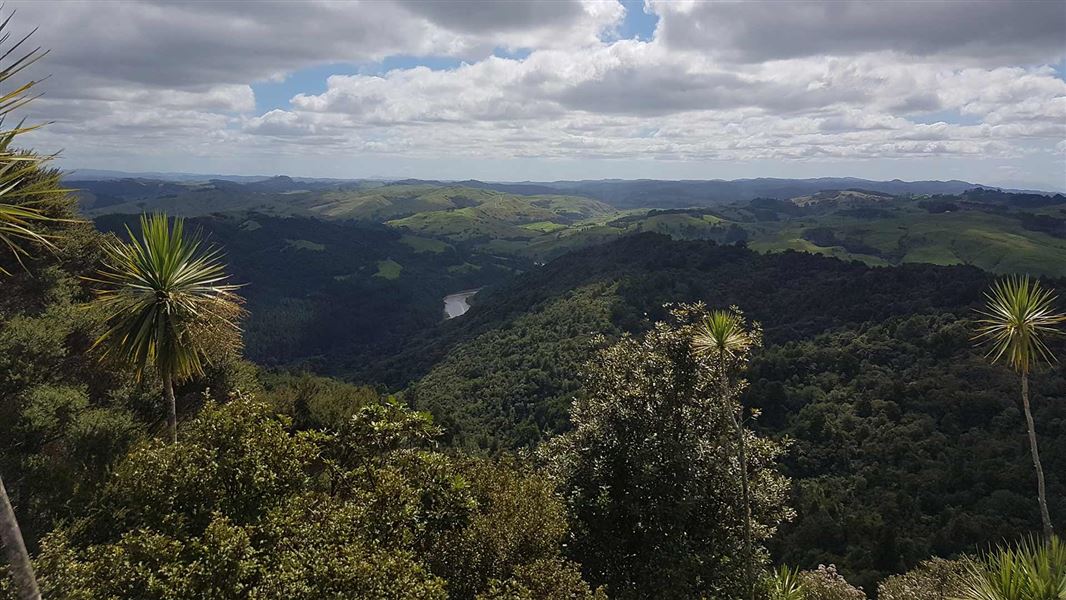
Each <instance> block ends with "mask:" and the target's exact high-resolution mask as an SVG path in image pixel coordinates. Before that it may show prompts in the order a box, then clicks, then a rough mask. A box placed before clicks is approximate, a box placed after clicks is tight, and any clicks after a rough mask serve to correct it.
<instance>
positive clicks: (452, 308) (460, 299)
mask: <svg viewBox="0 0 1066 600" xmlns="http://www.w3.org/2000/svg"><path fill="white" fill-rule="evenodd" d="M479 291H481V288H478V289H476V290H463V291H461V292H456V293H454V294H448V295H447V296H445V297H444V318H445V319H454V318H455V317H461V316H463V315H465V314H466V311H468V310H470V303H469V302H467V300H468V299H469V298H470V297H471V296H473V295H474V294H476V293H478V292H479Z"/></svg>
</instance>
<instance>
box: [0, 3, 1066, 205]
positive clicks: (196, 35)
mask: <svg viewBox="0 0 1066 600" xmlns="http://www.w3.org/2000/svg"><path fill="white" fill-rule="evenodd" d="M13 4H14V7H15V8H17V9H18V16H17V18H16V20H15V24H16V25H17V26H22V27H25V28H29V27H31V26H36V25H38V24H41V25H43V26H42V28H41V29H40V30H39V31H38V32H37V34H35V41H37V43H40V44H41V45H42V46H44V47H46V48H51V49H52V53H51V54H50V55H49V56H48V57H47V59H46V60H45V61H42V64H41V65H40V66H39V67H37V66H35V72H34V73H33V75H37V74H51V75H52V77H51V78H50V79H49V80H48V81H47V82H45V84H43V85H42V88H43V89H44V91H45V94H46V95H45V97H44V98H42V99H41V100H40V101H39V102H37V103H35V106H34V107H33V110H32V111H30V113H29V114H27V115H26V116H27V117H28V118H31V119H40V120H47V121H50V122H51V123H52V124H51V125H49V126H48V127H47V128H45V129H44V130H42V131H41V132H39V133H35V134H34V139H35V144H37V145H38V146H39V147H41V148H42V149H45V150H59V149H62V150H63V154H62V158H61V159H60V160H61V165H62V166H63V167H66V168H74V167H84V168H106V169H118V170H129V171H134V170H147V171H188V172H212V173H220V172H228V173H234V174H273V173H286V174H291V175H307V176H331V177H353V178H354V177H369V176H385V177H390V176H404V177H426V178H444V179H465V178H471V177H473V178H480V179H495V180H525V179H542V180H543V179H556V178H600V177H620V178H626V177H659V178H724V179H729V178H738V177H756V176H787V177H819V176H827V175H840V176H858V177H871V178H884V179H893V178H900V179H952V178H957V179H967V180H970V181H977V182H980V183H987V184H991V185H1010V186H1028V187H1043V188H1052V189H1064V188H1066V79H1064V75H1066V11H1062V10H1061V4H1056V3H1053V2H1035V3H1025V4H1015V3H1000V2H985V1H981V0H958V1H938V0H929V1H927V2H913V3H908V4H907V5H906V6H907V10H900V5H899V4H898V3H868V2H858V1H855V2H852V1H850V0H839V1H828V0H827V1H796V2H788V3H781V2H748V3H679V2H668V1H662V0H647V1H646V2H645V1H640V0H622V1H617V0H558V1H555V2H550V3H548V2H543V3H542V2H522V3H516V2H505V1H495V0H486V1H485V2H470V1H469V0H439V1H437V2H419V1H417V0H379V1H375V2H344V3H329V2H323V3H304V2H282V1H279V2H271V3H263V4H254V5H252V4H248V3H241V2H213V3H199V4H195V5H185V4H176V3H169V2H153V1H150V0H147V1H145V2H139V3H104V4H90V3H64V2H52V1H41V2H32V3H31V2H20V1H16V2H14V3H13ZM56 10H62V11H63V13H64V17H65V18H64V19H59V20H57V19H54V18H51V16H52V15H54V14H55V11H56ZM116 23H121V24H122V27H121V29H115V24H116ZM974 32H981V33H980V35H975V33H974ZM45 69H46V71H45Z"/></svg>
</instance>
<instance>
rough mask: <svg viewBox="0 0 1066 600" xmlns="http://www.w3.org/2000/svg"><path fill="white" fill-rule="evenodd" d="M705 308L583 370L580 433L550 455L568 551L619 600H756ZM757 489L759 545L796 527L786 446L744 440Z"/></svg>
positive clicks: (728, 402)
mask: <svg viewBox="0 0 1066 600" xmlns="http://www.w3.org/2000/svg"><path fill="white" fill-rule="evenodd" d="M707 316H708V315H707V312H706V310H705V309H704V308H703V307H702V306H701V305H695V306H681V307H678V308H677V309H675V310H673V311H672V317H673V321H672V322H671V323H663V322H661V323H657V324H656V325H655V327H654V329H652V330H651V331H650V332H648V333H647V334H645V335H644V336H642V337H640V338H637V337H632V336H628V335H627V336H623V337H622V339H621V340H620V341H619V342H617V343H616V344H614V345H612V346H610V347H607V348H605V349H604V350H602V351H601V352H600V353H599V354H598V355H597V356H596V357H595V358H594V359H593V360H592V361H591V363H590V364H589V365H588V366H587V367H586V369H585V386H584V389H585V393H584V395H583V396H581V397H579V398H578V399H576V400H575V403H574V406H573V408H572V409H571V421H572V423H573V430H571V431H570V432H568V433H566V434H563V435H562V436H559V437H557V438H555V439H553V440H551V441H550V442H549V443H548V444H547V446H546V447H545V449H544V450H543V452H544V453H545V455H546V457H547V459H548V461H549V465H550V467H551V471H552V472H553V474H554V476H555V477H556V480H557V481H558V482H559V486H560V489H561V492H562V494H563V497H564V498H565V499H566V501H567V503H568V507H569V511H570V515H571V519H572V521H573V523H574V524H573V527H572V528H573V531H574V533H573V535H572V539H571V541H570V543H569V544H568V547H569V548H570V550H571V553H572V556H571V558H573V559H575V560H576V561H577V562H579V563H581V564H582V566H583V567H584V570H585V573H586V578H587V579H588V580H589V583H591V584H592V585H601V584H603V585H606V586H607V589H608V593H610V595H611V597H613V598H648V597H656V598H698V597H710V598H737V597H743V596H746V595H747V594H748V591H747V588H748V586H747V576H746V572H747V565H746V564H745V563H747V562H748V561H747V557H746V555H745V554H744V552H743V548H744V530H745V524H744V519H743V517H742V516H741V515H740V514H739V512H738V511H737V510H736V507H737V506H738V505H739V504H740V503H741V496H742V491H741V489H740V487H741V486H740V479H739V477H738V475H737V468H738V465H737V460H736V452H735V451H734V446H735V439H736V434H737V432H736V428H735V426H734V424H733V423H734V419H735V414H736V406H735V401H736V398H735V394H737V393H739V391H740V390H741V389H743V382H742V381H740V380H735V381H733V384H732V389H731V390H730V394H731V395H730V396H723V390H722V387H721V380H720V379H719V378H718V377H716V376H715V373H716V372H717V371H716V370H715V368H714V365H712V364H711V361H710V359H709V358H708V356H707V355H706V353H703V352H699V351H697V348H696V346H695V344H694V339H695V337H696V335H697V333H698V330H699V324H700V323H701V322H703V321H704V320H705V319H706V318H707ZM744 435H745V437H746V438H747V447H748V449H749V450H750V451H749V452H748V455H747V457H746V460H747V465H746V469H747V471H748V472H749V473H750V477H751V479H752V482H753V485H752V492H753V493H752V495H751V513H752V537H753V538H754V540H764V539H766V538H768V537H770V536H771V535H772V534H773V532H774V531H775V529H776V527H777V525H778V524H779V523H780V522H781V521H783V520H785V519H787V518H788V517H789V516H790V511H789V510H788V508H787V507H786V506H785V498H786V496H787V489H788V482H787V480H786V479H785V478H784V477H783V476H781V475H780V474H779V473H777V472H776V470H775V469H774V461H775V460H776V458H777V457H778V456H779V454H780V453H781V446H780V445H778V444H776V443H774V442H772V441H770V440H765V439H760V438H757V437H755V436H754V435H753V434H752V433H751V432H750V431H745V432H744Z"/></svg>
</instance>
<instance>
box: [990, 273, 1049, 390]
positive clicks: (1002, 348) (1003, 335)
mask: <svg viewBox="0 0 1066 600" xmlns="http://www.w3.org/2000/svg"><path fill="white" fill-rule="evenodd" d="M985 298H986V303H985V307H984V309H983V310H979V311H978V313H979V314H980V315H981V318H980V319H979V320H978V321H977V326H978V327H977V335H975V336H974V340H975V341H976V342H977V343H978V344H979V345H983V346H987V347H988V352H987V353H986V356H987V357H988V358H989V359H991V361H992V362H998V361H1000V360H1005V361H1006V362H1007V364H1008V365H1010V367H1011V368H1012V369H1014V370H1015V371H1017V372H1019V373H1022V374H1028V373H1029V372H1030V371H1031V370H1032V369H1033V367H1034V366H1036V363H1038V362H1046V363H1052V362H1054V361H1055V356H1054V354H1052V352H1051V350H1050V349H1049V348H1048V346H1047V342H1046V341H1045V338H1046V337H1048V336H1051V335H1056V334H1059V333H1061V329H1060V325H1061V324H1062V323H1063V322H1066V314H1063V313H1060V312H1056V311H1055V294H1054V293H1053V292H1052V291H1051V290H1049V289H1047V288H1044V287H1042V286H1041V285H1040V282H1039V281H1035V280H1031V279H1030V278H1029V277H1028V276H1025V277H1008V278H1006V279H1002V280H1000V281H997V282H996V283H994V284H993V285H992V289H991V290H990V291H989V292H988V293H986V294H985Z"/></svg>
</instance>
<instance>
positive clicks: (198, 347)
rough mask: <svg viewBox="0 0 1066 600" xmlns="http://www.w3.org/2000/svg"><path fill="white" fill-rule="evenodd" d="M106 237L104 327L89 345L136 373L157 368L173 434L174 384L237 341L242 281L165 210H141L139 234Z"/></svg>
mask: <svg viewBox="0 0 1066 600" xmlns="http://www.w3.org/2000/svg"><path fill="white" fill-rule="evenodd" d="M126 232H127V234H128V235H129V238H130V241H129V242H128V243H123V242H121V241H119V240H118V239H117V238H112V239H110V240H108V241H107V242H105V244H104V259H103V265H102V266H101V268H100V269H99V270H98V271H97V274H96V276H95V277H94V278H92V279H91V281H93V282H95V283H97V284H99V286H100V287H98V289H96V304H97V305H98V306H100V307H101V309H102V310H103V311H105V313H106V315H107V317H106V321H107V330H106V331H105V332H104V333H103V334H102V335H101V336H100V337H99V338H98V339H97V340H96V343H95V344H94V347H95V346H102V347H103V348H104V356H105V357H109V356H113V357H116V358H118V359H120V360H121V361H123V362H125V363H128V364H131V365H132V366H133V368H134V370H135V373H136V375H137V377H138V378H140V377H142V376H143V374H144V372H145V371H146V370H147V369H148V368H149V367H153V366H154V367H155V368H156V369H157V370H158V372H159V376H160V377H161V378H162V380H163V395H164V400H165V402H166V406H167V428H168V432H169V436H170V441H171V442H176V441H177V439H178V420H177V407H176V401H175V398H174V384H175V383H176V382H181V381H183V380H185V379H188V378H189V377H192V376H196V375H202V374H203V372H204V369H203V365H204V363H205V362H211V361H213V360H215V359H216V358H217V357H218V356H219V355H222V354H227V353H233V352H236V351H237V350H238V349H239V348H240V344H241V339H240V328H239V327H238V324H237V322H238V320H239V319H240V318H241V316H242V315H243V313H244V310H243V309H242V308H241V304H242V302H243V301H242V299H241V298H240V296H238V295H237V294H235V293H234V292H235V291H236V290H237V289H238V288H239V287H240V286H237V285H233V284H229V283H226V280H227V279H228V276H227V275H226V273H225V266H224V265H223V264H222V262H221V260H220V259H221V252H220V251H219V250H218V249H217V248H213V247H205V246H204V245H203V242H202V241H201V239H200V237H199V236H198V235H192V236H189V237H186V236H185V234H184V226H183V221H182V219H175V220H174V224H173V227H171V226H170V224H169V223H168V221H167V217H166V216H165V215H152V216H147V215H143V216H142V217H141V238H140V239H139V240H138V239H137V238H136V237H135V236H134V235H133V232H131V231H130V230H129V228H127V229H126Z"/></svg>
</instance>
